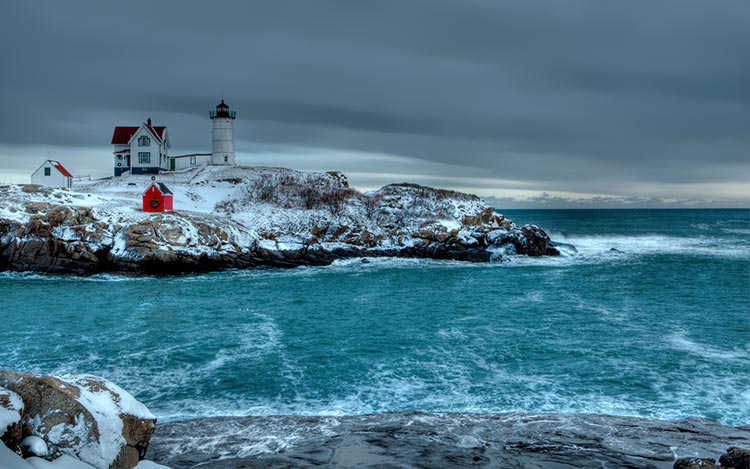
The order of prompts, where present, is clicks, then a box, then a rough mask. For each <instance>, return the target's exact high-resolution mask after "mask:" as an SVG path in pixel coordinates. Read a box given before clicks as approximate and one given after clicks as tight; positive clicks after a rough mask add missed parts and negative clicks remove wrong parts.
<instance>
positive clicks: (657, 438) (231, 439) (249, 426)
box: [148, 413, 750, 469]
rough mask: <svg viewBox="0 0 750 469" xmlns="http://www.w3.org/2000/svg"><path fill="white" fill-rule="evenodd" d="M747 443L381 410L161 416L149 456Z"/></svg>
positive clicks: (258, 463) (227, 458)
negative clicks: (179, 419) (166, 418)
mask: <svg viewBox="0 0 750 469" xmlns="http://www.w3.org/2000/svg"><path fill="white" fill-rule="evenodd" d="M748 445H750V429H748V428H730V427H726V426H723V425H721V424H719V423H717V422H715V421H711V420H704V419H687V420H679V421H660V420H651V419H639V418H628V417H615V416H606V415H576V414H423V413H386V414H376V415H362V416H348V417H288V416H287V417H285V416H272V417H243V418H206V419H196V420H188V421H183V422H175V423H166V424H163V425H159V426H158V427H157V430H156V432H155V434H154V437H153V440H152V443H151V446H150V448H149V454H148V456H149V458H150V459H152V460H154V461H156V462H158V463H161V464H166V465H169V466H171V467H173V468H175V469H177V468H190V467H201V468H261V467H264V468H266V467H270V468H283V467H284V468H285V467H302V468H304V467H321V466H323V467H326V466H334V467H379V468H434V467H457V468H461V467H503V468H573V467H576V468H579V467H583V468H589V467H590V468H603V467H608V468H615V467H617V468H627V467H631V468H672V467H673V465H674V464H675V461H676V460H678V459H679V458H682V457H687V458H717V457H719V455H721V454H722V453H723V452H724V450H725V449H726V448H727V447H728V446H737V447H748ZM685 467H691V466H685Z"/></svg>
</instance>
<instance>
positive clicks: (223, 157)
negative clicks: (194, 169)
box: [208, 99, 236, 165]
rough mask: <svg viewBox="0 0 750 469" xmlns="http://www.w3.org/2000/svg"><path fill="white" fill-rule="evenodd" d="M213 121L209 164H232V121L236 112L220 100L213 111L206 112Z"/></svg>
mask: <svg viewBox="0 0 750 469" xmlns="http://www.w3.org/2000/svg"><path fill="white" fill-rule="evenodd" d="M208 115H209V117H211V120H212V121H214V127H213V130H212V131H211V142H212V145H211V164H214V165H233V164H234V129H233V121H234V119H235V118H236V113H235V112H234V111H230V110H229V106H227V105H226V104H225V103H224V100H223V99H222V100H221V103H220V104H219V105H218V106H216V110H215V111H210V112H209V113H208Z"/></svg>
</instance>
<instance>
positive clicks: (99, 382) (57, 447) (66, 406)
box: [0, 370, 156, 469]
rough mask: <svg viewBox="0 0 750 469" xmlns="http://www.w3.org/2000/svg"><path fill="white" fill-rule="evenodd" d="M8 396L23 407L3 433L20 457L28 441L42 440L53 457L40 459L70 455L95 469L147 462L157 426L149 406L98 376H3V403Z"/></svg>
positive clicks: (118, 468) (1, 372)
mask: <svg viewBox="0 0 750 469" xmlns="http://www.w3.org/2000/svg"><path fill="white" fill-rule="evenodd" d="M4 390H7V391H10V393H12V394H10V393H7V392H6V393H5V394H6V395H10V396H16V397H17V398H20V400H21V401H22V406H21V409H20V411H18V421H17V422H16V423H15V424H13V425H11V426H10V427H8V428H7V429H6V428H0V438H1V439H2V442H3V443H5V445H6V446H7V447H8V448H9V449H11V450H13V451H17V450H18V449H19V448H20V447H21V440H22V439H23V438H25V437H28V436H36V437H40V438H41V439H42V440H44V442H45V443H46V446H47V449H48V453H47V454H46V455H37V456H42V457H45V456H46V458H47V459H49V460H54V459H57V458H59V457H61V456H64V455H66V456H71V457H74V458H76V459H78V460H80V461H82V462H84V463H86V464H90V465H91V466H93V467H95V468H109V469H131V468H133V467H135V466H136V465H137V464H138V462H139V461H140V460H142V459H143V458H144V457H145V455H146V450H147V448H148V444H149V440H150V439H151V435H152V434H153V432H154V428H155V426H156V417H154V416H153V415H152V414H151V413H150V412H149V411H148V409H146V407H145V406H144V405H143V404H141V403H139V402H138V401H136V400H135V399H134V398H133V397H132V396H131V395H130V394H128V393H127V392H126V391H124V390H123V389H121V388H119V387H118V386H116V385H115V384H113V383H110V382H108V381H106V380H104V379H102V378H98V377H96V376H91V375H69V376H64V377H59V378H58V377H53V376H43V375H37V374H32V373H18V372H14V371H5V370H0V399H2V395H3V394H4ZM6 400H7V401H10V399H6ZM2 404H3V401H2V400H0V407H2ZM6 407H7V406H6ZM18 407H19V406H18V405H17V404H16V406H15V408H18ZM3 432H4V434H3Z"/></svg>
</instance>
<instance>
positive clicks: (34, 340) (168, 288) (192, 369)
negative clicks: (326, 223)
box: [0, 210, 750, 425]
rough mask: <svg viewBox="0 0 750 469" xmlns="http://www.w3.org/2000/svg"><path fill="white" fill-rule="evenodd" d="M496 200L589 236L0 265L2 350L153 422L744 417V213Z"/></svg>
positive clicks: (2, 357)
mask: <svg viewBox="0 0 750 469" xmlns="http://www.w3.org/2000/svg"><path fill="white" fill-rule="evenodd" d="M505 213H506V215H507V216H508V217H509V218H511V219H513V220H515V221H516V222H520V223H527V222H529V223H530V222H533V223H536V224H538V225H540V226H541V227H543V228H544V229H546V230H548V232H549V233H550V234H551V235H552V237H553V239H557V240H560V241H563V242H567V243H571V244H574V245H575V246H576V247H577V248H578V253H577V254H571V255H567V256H563V257H560V258H544V259H532V258H525V257H517V258H514V259H512V260H511V261H508V262H503V263H497V264H491V265H476V264H464V263H456V262H438V261H427V260H404V259H373V260H372V262H371V263H367V264H365V263H362V262H360V261H359V260H350V261H346V262H338V263H336V264H334V265H332V266H328V267H316V268H298V269H294V270H252V271H237V272H224V273H215V274H209V275H194V276H185V277H171V278H126V277H116V276H97V277H92V278H87V279H78V278H72V277H46V276H39V275H28V274H18V273H5V274H0V296H1V297H2V298H3V301H2V306H0V307H1V308H2V311H1V312H0V317H2V324H1V326H0V327H2V329H1V331H2V332H1V335H0V367H2V368H11V369H16V370H23V371H35V372H42V373H52V374H61V373H67V372H87V373H93V374H97V375H100V376H104V377H106V378H108V379H110V380H112V381H114V382H116V383H118V384H120V385H121V386H123V387H124V388H126V389H128V390H130V391H131V392H132V393H133V394H134V395H136V396H137V397H138V398H139V399H140V400H142V401H143V402H144V403H146V404H147V405H148V406H149V408H151V410H152V411H153V412H154V413H155V414H157V416H159V417H160V418H162V419H181V418H186V417H199V416H214V415H268V414H292V415H309V414H325V415H345V414H359V413H370V412H384V411H402V410H422V411H427V412H453V411H455V412H459V411H461V412H464V411H466V412H479V413H488V412H509V411H522V412H587V413H607V414H618V415H630V416H648V417H658V418H681V417H689V416H700V417H709V418H714V419H718V420H720V421H721V422H723V423H726V424H731V425H738V424H750V316H749V314H750V313H749V308H750V299H749V297H748V295H749V286H750V278H749V266H750V218H749V216H748V211H746V210H590V211H585V210H583V211H575V210H562V211H554V210H550V211H520V210H519V211H506V212H505ZM613 248H614V249H615V250H612V249H613Z"/></svg>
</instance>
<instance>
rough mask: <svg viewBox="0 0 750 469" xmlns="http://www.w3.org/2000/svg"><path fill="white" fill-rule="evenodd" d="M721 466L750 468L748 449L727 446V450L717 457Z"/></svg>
mask: <svg viewBox="0 0 750 469" xmlns="http://www.w3.org/2000/svg"><path fill="white" fill-rule="evenodd" d="M719 463H720V464H721V467H722V468H724V467H727V468H729V467H732V468H734V469H750V449H748V448H746V449H740V448H735V447H731V448H727V452H726V453H724V454H722V455H721V457H720V458H719Z"/></svg>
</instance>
